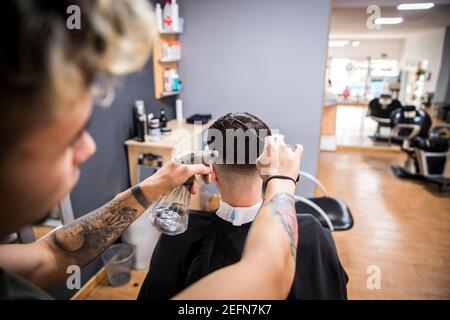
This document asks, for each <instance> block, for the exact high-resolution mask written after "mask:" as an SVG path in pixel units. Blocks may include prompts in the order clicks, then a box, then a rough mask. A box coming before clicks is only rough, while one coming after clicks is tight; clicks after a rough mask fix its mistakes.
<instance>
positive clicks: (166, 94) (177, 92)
mask: <svg viewBox="0 0 450 320" xmlns="http://www.w3.org/2000/svg"><path fill="white" fill-rule="evenodd" d="M177 94H180V91H174V92H165V91H163V92H162V93H161V96H162V97H170V96H176V95H177Z"/></svg>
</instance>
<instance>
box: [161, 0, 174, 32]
mask: <svg viewBox="0 0 450 320" xmlns="http://www.w3.org/2000/svg"><path fill="white" fill-rule="evenodd" d="M171 7H172V6H171V4H170V0H166V2H165V4H164V9H163V31H165V32H171V31H172V29H173V20H172V8H171Z"/></svg>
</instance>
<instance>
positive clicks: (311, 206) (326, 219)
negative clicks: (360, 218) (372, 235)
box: [295, 171, 353, 231]
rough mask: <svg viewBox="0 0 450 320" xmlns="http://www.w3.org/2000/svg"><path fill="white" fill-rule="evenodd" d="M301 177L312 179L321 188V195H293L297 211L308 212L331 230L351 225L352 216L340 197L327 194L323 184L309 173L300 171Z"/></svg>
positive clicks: (347, 227) (338, 229)
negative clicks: (305, 196)
mask: <svg viewBox="0 0 450 320" xmlns="http://www.w3.org/2000/svg"><path fill="white" fill-rule="evenodd" d="M300 176H301V178H308V179H309V180H311V181H313V182H314V183H315V184H316V185H317V186H318V187H319V189H320V190H321V192H322V194H323V196H321V197H313V198H304V197H300V196H295V200H296V202H295V209H296V212H297V213H309V214H312V215H313V216H314V217H316V218H317V219H318V220H319V221H320V223H321V224H322V225H323V226H324V227H325V228H328V229H330V230H331V231H344V230H349V229H351V228H352V227H353V216H352V214H351V212H350V209H349V207H348V206H347V205H346V204H345V203H344V202H343V201H342V200H340V199H338V198H332V197H329V196H328V192H327V190H326V189H325V187H324V185H323V184H322V183H321V182H320V181H319V180H318V179H316V178H315V177H314V176H312V175H311V174H309V173H307V172H304V171H301V172H300Z"/></svg>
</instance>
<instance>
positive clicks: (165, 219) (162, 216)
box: [149, 150, 219, 235]
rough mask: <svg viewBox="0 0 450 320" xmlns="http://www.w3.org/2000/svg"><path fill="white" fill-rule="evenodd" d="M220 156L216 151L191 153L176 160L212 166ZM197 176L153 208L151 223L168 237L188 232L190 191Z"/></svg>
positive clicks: (162, 198)
mask: <svg viewBox="0 0 450 320" xmlns="http://www.w3.org/2000/svg"><path fill="white" fill-rule="evenodd" d="M218 156H219V152H218V151H216V150H205V151H197V152H189V153H187V154H184V155H182V156H178V157H175V158H174V160H175V161H176V162H178V163H182V164H204V165H210V164H211V163H213V162H214V159H216V158H217V157H218ZM194 181H195V176H192V177H190V178H189V179H188V180H187V181H186V182H185V183H184V184H183V185H181V186H178V187H177V188H175V189H173V190H172V191H171V192H170V193H169V194H168V195H167V196H160V197H159V198H158V200H156V201H155V202H154V203H153V204H152V205H151V207H150V208H149V211H150V221H151V222H152V224H153V226H154V227H155V228H156V229H157V230H159V231H161V232H162V233H165V234H168V235H176V234H180V233H183V232H185V231H186V229H187V226H188V221H189V206H190V204H191V192H190V189H191V188H192V185H193V184H194Z"/></svg>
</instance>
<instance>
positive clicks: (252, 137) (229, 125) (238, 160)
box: [207, 112, 271, 173]
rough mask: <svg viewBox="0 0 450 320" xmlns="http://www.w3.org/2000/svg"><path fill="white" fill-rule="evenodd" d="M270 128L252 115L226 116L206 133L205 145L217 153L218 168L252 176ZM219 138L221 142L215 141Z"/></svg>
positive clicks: (230, 114) (244, 113)
mask: <svg viewBox="0 0 450 320" xmlns="http://www.w3.org/2000/svg"><path fill="white" fill-rule="evenodd" d="M268 135H271V131H270V128H269V127H268V126H267V124H266V123H264V122H263V121H262V120H261V119H259V118H258V117H256V116H255V115H253V114H250V113H247V112H243V113H228V114H226V115H224V116H222V117H220V118H219V119H217V120H216V121H215V122H214V123H213V124H212V125H211V127H210V128H209V129H208V138H207V144H208V146H209V148H210V149H212V150H217V151H218V152H219V160H218V161H217V163H218V164H219V166H221V167H224V168H226V169H227V170H231V171H234V172H240V173H245V172H247V173H250V172H251V173H254V172H255V171H256V159H257V157H258V156H259V155H260V154H261V152H262V151H263V148H264V138H265V137H266V136H268ZM218 136H220V138H218Z"/></svg>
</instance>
